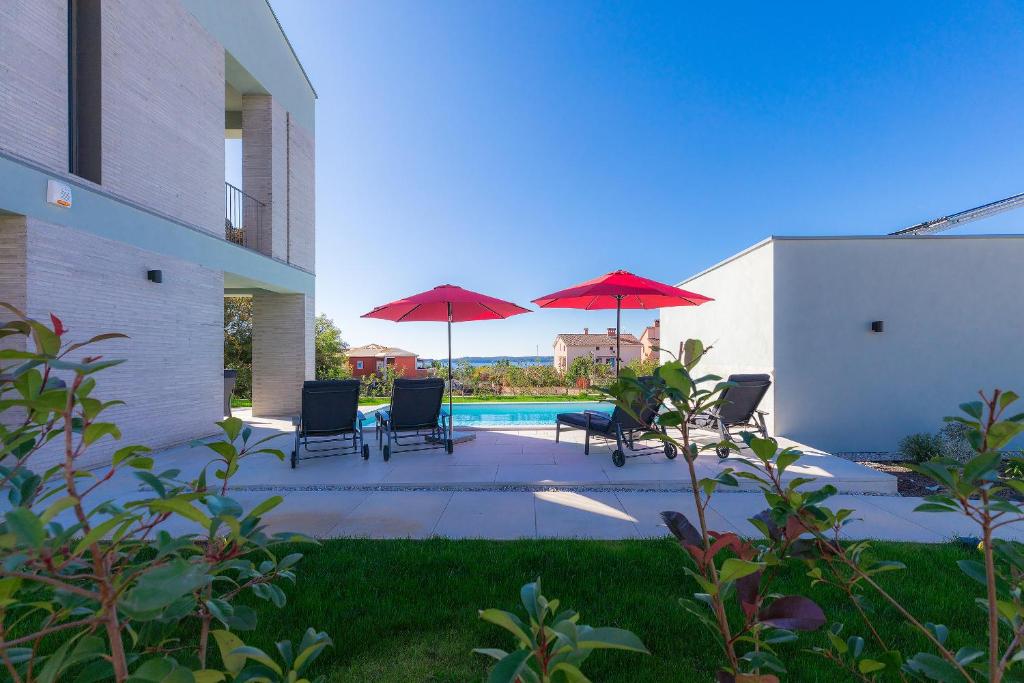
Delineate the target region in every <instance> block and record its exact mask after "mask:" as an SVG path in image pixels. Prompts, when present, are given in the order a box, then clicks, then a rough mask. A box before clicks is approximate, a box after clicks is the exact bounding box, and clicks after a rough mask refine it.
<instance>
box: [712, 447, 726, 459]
mask: <svg viewBox="0 0 1024 683" xmlns="http://www.w3.org/2000/svg"><path fill="white" fill-rule="evenodd" d="M715 453H718V457H719V458H721V459H722V460H725V459H726V458H728V457H729V449H728V448H722V447H719V448H716V449H715Z"/></svg>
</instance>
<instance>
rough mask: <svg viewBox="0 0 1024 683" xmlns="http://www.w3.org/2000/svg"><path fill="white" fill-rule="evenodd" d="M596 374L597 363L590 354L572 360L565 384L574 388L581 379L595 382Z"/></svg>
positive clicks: (566, 373) (567, 370)
mask: <svg viewBox="0 0 1024 683" xmlns="http://www.w3.org/2000/svg"><path fill="white" fill-rule="evenodd" d="M596 372H597V363H595V362H594V357H593V356H591V355H589V354H588V355H585V356H577V357H576V358H573V359H572V362H571V363H569V367H568V368H567V369H566V371H565V383H566V385H567V386H570V387H574V386H576V383H577V382H579V381H580V380H581V379H586V380H588V381H590V380H593V379H594V375H595V373H596Z"/></svg>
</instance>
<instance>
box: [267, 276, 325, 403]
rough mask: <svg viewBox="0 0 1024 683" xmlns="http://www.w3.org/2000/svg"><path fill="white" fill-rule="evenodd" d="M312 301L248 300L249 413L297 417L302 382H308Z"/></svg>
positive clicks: (295, 297) (284, 297)
mask: <svg viewBox="0 0 1024 683" xmlns="http://www.w3.org/2000/svg"><path fill="white" fill-rule="evenodd" d="M313 349H314V347H313V297H312V296H307V295H305V294H274V293H272V292H257V293H255V294H253V296H252V412H253V415H261V416H286V415H289V416H290V415H298V414H299V407H300V397H301V389H302V382H303V381H304V380H307V379H313V377H314V372H315V366H314V362H313V361H314V357H313V353H314V351H313Z"/></svg>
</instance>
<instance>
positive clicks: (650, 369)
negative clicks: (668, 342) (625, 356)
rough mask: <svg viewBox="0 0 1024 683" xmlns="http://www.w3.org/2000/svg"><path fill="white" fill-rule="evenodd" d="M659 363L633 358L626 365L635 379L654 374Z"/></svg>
mask: <svg viewBox="0 0 1024 683" xmlns="http://www.w3.org/2000/svg"><path fill="white" fill-rule="evenodd" d="M659 365H660V363H659V362H658V361H656V360H647V359H645V358H635V359H633V360H631V361H629V363H627V364H626V367H628V368H629V369H630V370H632V371H633V372H635V373H636V376H637V377H648V376H650V375H653V374H654V371H655V370H656V369H657V367H658V366H659Z"/></svg>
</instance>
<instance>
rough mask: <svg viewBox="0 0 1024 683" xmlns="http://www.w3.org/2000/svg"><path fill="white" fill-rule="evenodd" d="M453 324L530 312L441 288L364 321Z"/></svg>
mask: <svg viewBox="0 0 1024 683" xmlns="http://www.w3.org/2000/svg"><path fill="white" fill-rule="evenodd" d="M449 306H450V307H451V309H450V312H451V319H450V320H451V322H453V323H462V322H469V321H471V320H498V319H501V318H508V317H510V316H513V315H519V314H520V313H529V312H530V309H528V308H523V307H522V306H517V305H516V304H514V303H512V302H510V301H503V300H501V299H495V298H494V297H493V296H487V295H486V294H480V293H479V292H473V291H470V290H468V289H463V288H462V287H456V286H455V285H439V286H437V287H434V288H433V289H429V290H427V291H425V292H420V293H419V294H413V295H412V296H409V297H406V298H404V299H399V300H397V301H392V302H391V303H388V304H383V305H381V306H377V307H376V308H374V309H373V310H372V311H370V312H369V313H366V314H364V315H363V316H362V317H363V318H381V319H382V320H393V321H394V322H396V323H404V322H424V321H426V322H430V321H433V322H446V321H448V320H449V317H448V316H449Z"/></svg>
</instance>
